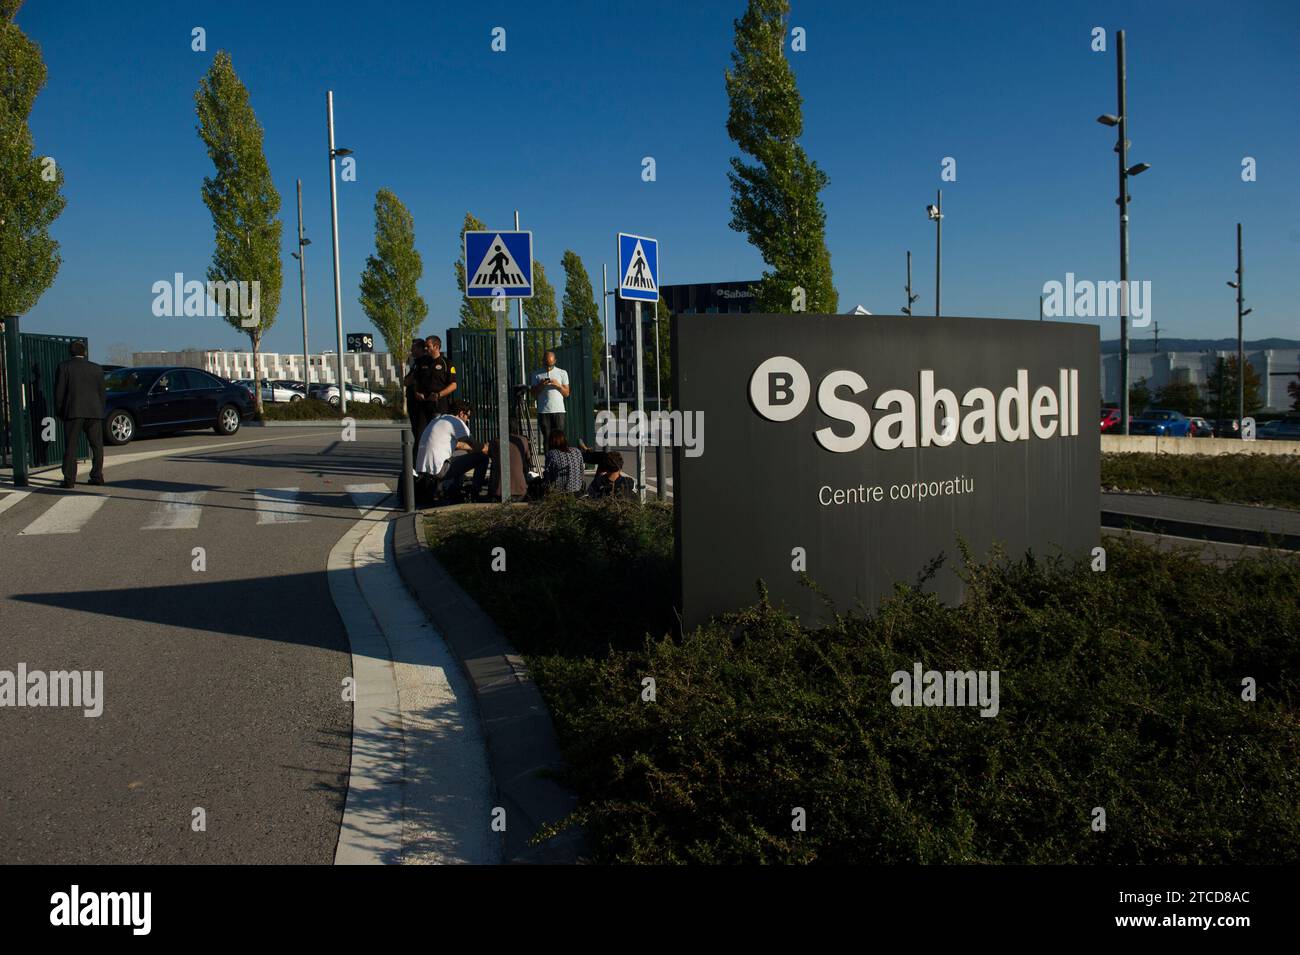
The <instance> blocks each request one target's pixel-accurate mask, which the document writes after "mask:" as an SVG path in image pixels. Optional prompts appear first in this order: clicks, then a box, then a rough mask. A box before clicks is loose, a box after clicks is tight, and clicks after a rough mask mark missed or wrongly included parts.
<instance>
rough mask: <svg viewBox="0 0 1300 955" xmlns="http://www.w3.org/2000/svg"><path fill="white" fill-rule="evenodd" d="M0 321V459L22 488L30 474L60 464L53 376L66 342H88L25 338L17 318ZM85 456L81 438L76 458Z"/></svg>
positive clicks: (61, 443)
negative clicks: (0, 329) (0, 350)
mask: <svg viewBox="0 0 1300 955" xmlns="http://www.w3.org/2000/svg"><path fill="white" fill-rule="evenodd" d="M2 321H3V326H4V328H3V334H2V335H0V340H2V341H3V343H4V344H3V354H0V376H2V377H3V382H0V395H3V398H0V436H2V437H0V455H2V457H3V462H4V465H5V466H8V467H11V468H13V473H14V483H15V484H25V483H26V480H27V474H28V473H29V472H30V471H33V470H39V469H41V468H47V467H56V466H58V465H59V464H60V463H61V462H62V460H63V449H64V435H63V423H62V422H61V421H60V420H59V416H58V411H57V410H56V408H55V405H54V376H55V373H56V371H57V369H58V367H59V364H60V363H61V362H63V361H66V360H67V359H68V358H69V357H70V356H69V353H68V346H69V345H70V344H72V343H73V342H74V341H82V342H87V347H89V342H88V341H87V339H85V338H82V337H78V336H70V335H29V334H24V333H21V332H20V331H19V326H18V319H16V318H6V319H3V320H2ZM46 437H51V438H52V440H49V441H47V440H45V438H46ZM89 453H90V448H89V446H88V445H87V443H86V438H85V436H84V435H83V436H82V437H81V439H80V441H78V447H77V456H78V457H81V458H84V457H87V456H88V455H89Z"/></svg>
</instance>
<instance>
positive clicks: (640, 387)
mask: <svg viewBox="0 0 1300 955" xmlns="http://www.w3.org/2000/svg"><path fill="white" fill-rule="evenodd" d="M635 308H636V335H635V338H636V420H637V442H636V491H637V497H638V498H639V499H640V501H641V503H642V504H644V503H645V441H644V440H642V438H643V437H644V434H645V376H644V375H643V374H642V365H644V364H645V361H644V359H643V358H642V353H641V337H642V335H643V333H644V330H643V329H642V327H641V302H640V300H637V302H636V305H635Z"/></svg>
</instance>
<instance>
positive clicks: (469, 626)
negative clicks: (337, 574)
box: [393, 511, 588, 865]
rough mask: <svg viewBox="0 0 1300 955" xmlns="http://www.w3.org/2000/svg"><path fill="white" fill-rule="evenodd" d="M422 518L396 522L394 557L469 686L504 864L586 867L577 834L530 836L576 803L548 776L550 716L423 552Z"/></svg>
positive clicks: (475, 612)
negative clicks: (499, 813)
mask: <svg viewBox="0 0 1300 955" xmlns="http://www.w3.org/2000/svg"><path fill="white" fill-rule="evenodd" d="M423 519H424V515H423V514H422V513H420V512H418V511H417V512H416V513H415V514H412V515H403V516H402V517H399V518H397V519H396V521H395V527H394V536H393V553H394V556H395V558H396V562H397V571H398V573H399V574H400V575H401V577H402V579H403V581H405V582H406V587H407V589H408V590H409V591H410V592H411V594H412V595H413V596H414V597H415V599H416V601H417V602H418V603H419V604H420V606H421V607H423V608H424V612H425V613H426V614H428V616H429V619H431V620H432V621H433V622H434V625H435V626H436V627H437V628H438V630H439V632H441V634H442V636H443V639H444V640H445V641H446V643H447V646H449V647H450V648H451V651H452V653H454V654H455V655H456V657H457V659H458V660H459V661H460V664H461V667H462V668H463V669H464V671H465V675H466V677H467V678H468V679H469V683H470V686H471V687H472V688H473V691H474V696H475V699H476V700H477V702H478V708H479V715H480V718H481V721H482V726H483V732H484V735H485V736H486V738H487V748H488V758H489V760H490V762H491V765H492V778H493V783H494V786H495V787H496V791H497V798H498V800H499V803H498V804H499V805H501V806H503V807H504V808H505V810H506V832H505V853H504V861H506V862H507V863H516V864H521V863H522V864H550V865H563V864H572V863H575V862H582V861H586V857H587V855H588V849H587V844H586V838H585V835H584V834H583V832H582V831H581V830H580V829H577V828H576V827H569V828H566V829H564V830H563V831H562V832H560V833H559V834H558V835H555V836H552V837H551V838H550V839H547V840H546V841H545V842H542V843H540V844H537V845H533V844H531V843H530V842H529V840H530V838H531V837H532V835H533V834H534V833H536V832H537V831H538V830H539V829H540V828H541V827H542V826H544V825H548V824H556V823H559V822H561V821H562V820H563V819H565V818H566V817H567V816H569V815H570V814H571V813H572V812H573V811H574V810H575V809H576V808H577V805H578V798H577V795H576V794H575V793H573V792H571V791H570V790H568V789H567V788H565V787H564V786H562V785H561V784H560V783H559V782H558V781H557V780H556V778H555V776H556V774H558V772H559V771H560V770H561V769H562V768H563V766H564V761H563V759H562V757H561V755H560V746H559V743H558V741H557V740H556V738H555V727H554V725H553V724H552V722H551V714H550V711H549V710H547V708H546V704H545V702H544V701H543V700H542V694H541V691H540V690H539V689H538V688H537V684H536V683H534V682H533V679H532V677H531V676H530V675H529V673H528V669H527V667H526V666H525V665H524V661H523V657H521V656H520V655H519V651H517V650H516V649H515V648H514V647H513V646H511V644H510V642H509V641H508V640H507V639H506V637H505V635H504V634H503V633H502V632H501V630H500V628H498V627H497V625H496V624H495V623H494V622H493V621H492V619H491V618H490V617H489V616H488V615H487V614H486V613H485V612H484V610H483V608H482V607H480V606H479V605H478V604H477V603H476V602H475V601H474V599H473V598H472V597H470V596H469V594H467V593H466V592H465V591H464V590H463V589H462V588H461V586H460V585H459V584H458V583H456V581H455V580H454V579H453V578H452V577H451V575H450V574H448V573H447V571H446V569H445V568H444V567H443V566H442V565H441V564H440V563H438V561H437V560H436V559H434V556H433V554H431V553H429V551H428V547H427V545H426V543H425V540H424V535H423V533H421V531H422V530H423V527H422V526H421V525H422V522H423Z"/></svg>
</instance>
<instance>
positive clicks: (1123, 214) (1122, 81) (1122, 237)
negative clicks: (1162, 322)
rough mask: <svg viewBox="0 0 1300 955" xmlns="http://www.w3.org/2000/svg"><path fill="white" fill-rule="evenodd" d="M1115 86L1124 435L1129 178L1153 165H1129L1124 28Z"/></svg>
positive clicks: (1118, 40) (1110, 122) (1123, 425)
mask: <svg viewBox="0 0 1300 955" xmlns="http://www.w3.org/2000/svg"><path fill="white" fill-rule="evenodd" d="M1115 86H1116V99H1117V101H1118V106H1119V113H1118V115H1111V114H1110V113H1106V114H1103V115H1101V116H1098V117H1097V122H1099V123H1101V124H1102V125H1103V126H1118V127H1119V142H1117V143H1116V144H1115V152H1116V153H1117V154H1118V155H1119V198H1118V199H1116V200H1115V202H1116V203H1117V204H1118V205H1119V287H1120V308H1119V426H1120V429H1121V430H1120V433H1121V434H1128V410H1129V409H1128V404H1129V403H1128V305H1129V289H1128V203H1129V198H1130V197H1129V194H1128V179H1129V176H1138V175H1141V174H1142V173H1144V172H1146V171H1147V170H1148V169H1150V168H1151V164H1150V163H1144V162H1143V163H1138V164H1137V165H1135V166H1129V164H1128V147H1129V141H1128V73H1127V69H1126V66H1125V60H1124V31H1123V30H1119V31H1117V32H1116V34H1115Z"/></svg>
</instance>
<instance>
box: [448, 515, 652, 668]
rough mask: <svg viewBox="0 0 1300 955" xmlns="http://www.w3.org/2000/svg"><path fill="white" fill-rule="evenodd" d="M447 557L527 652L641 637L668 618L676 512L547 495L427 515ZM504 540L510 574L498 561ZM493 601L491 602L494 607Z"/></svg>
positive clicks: (593, 648) (625, 643) (625, 642)
mask: <svg viewBox="0 0 1300 955" xmlns="http://www.w3.org/2000/svg"><path fill="white" fill-rule="evenodd" d="M428 528H429V534H430V540H431V542H434V546H435V547H436V548H437V552H438V556H439V559H440V560H441V561H442V563H443V565H444V566H446V567H447V568H449V569H451V570H452V572H453V573H454V574H455V575H456V577H457V579H458V580H459V581H460V583H461V584H462V585H463V586H464V587H465V588H466V589H467V590H468V591H469V592H470V593H472V594H474V595H475V596H476V597H481V598H482V599H483V600H484V601H487V603H485V604H484V606H486V607H489V611H490V613H491V614H492V617H493V619H495V620H496V621H497V623H498V624H499V625H500V626H501V628H502V629H503V630H504V631H505V632H506V633H509V634H510V635H511V638H512V640H513V641H514V644H515V646H516V647H517V648H518V649H519V650H520V651H521V652H523V653H526V654H527V653H567V654H579V655H582V654H589V653H598V652H603V651H604V650H605V649H607V648H608V647H610V646H618V647H623V648H630V647H636V646H640V645H641V638H642V637H643V636H644V635H645V634H647V633H656V634H658V633H664V632H666V631H668V630H670V629H671V627H672V609H671V607H670V606H669V600H667V599H658V600H656V599H654V598H653V597H652V596H651V595H655V596H656V597H659V598H664V597H665V596H666V595H668V594H671V593H672V587H673V576H672V574H673V563H672V561H673V512H672V508H671V507H670V506H668V505H663V504H658V503H652V504H647V505H645V506H644V507H642V506H640V505H638V504H636V503H635V502H623V501H617V500H610V501H601V502H598V503H597V502H591V501H582V500H576V499H574V498H571V497H568V496H567V495H559V494H555V495H550V496H548V497H547V499H546V500H545V501H544V502H542V503H540V504H537V505H531V506H528V507H505V508H503V507H500V506H495V507H488V506H483V507H477V508H475V509H473V510H470V511H467V512H461V513H460V514H457V515H455V517H454V519H451V520H448V519H447V518H446V517H445V516H444V515H442V514H436V515H435V516H434V517H433V518H430V520H429V522H428ZM497 546H502V547H505V548H506V555H507V564H506V566H507V568H508V569H509V570H510V573H505V574H502V573H497V572H495V571H493V570H492V549H493V548H494V547H497ZM489 605H490V606H489Z"/></svg>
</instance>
